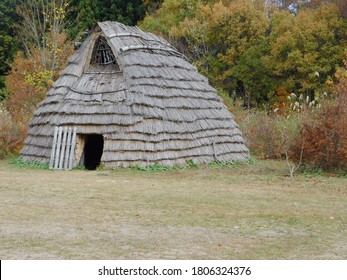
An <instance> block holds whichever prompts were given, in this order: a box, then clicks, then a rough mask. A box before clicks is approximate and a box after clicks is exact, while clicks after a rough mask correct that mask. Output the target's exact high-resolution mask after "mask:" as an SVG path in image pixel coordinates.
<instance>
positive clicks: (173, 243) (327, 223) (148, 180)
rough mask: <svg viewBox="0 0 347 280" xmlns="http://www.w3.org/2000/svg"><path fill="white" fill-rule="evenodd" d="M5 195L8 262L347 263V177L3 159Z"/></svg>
mask: <svg viewBox="0 0 347 280" xmlns="http://www.w3.org/2000/svg"><path fill="white" fill-rule="evenodd" d="M156 169H160V168H159V167H158V168H156ZM156 171H157V170H156ZM0 197H1V211H0V223H1V231H0V258H3V259H346V258H347V246H346V244H347V216H346V213H347V178H344V177H342V176H330V175H328V174H322V175H319V176H311V175H310V176H307V175H305V174H300V175H298V176H296V177H295V178H294V179H291V178H290V177H289V176H287V167H286V163H285V162H281V161H258V162H256V163H253V164H239V163H237V164H235V165H233V166H224V164H221V165H218V164H217V163H216V164H215V165H213V166H199V168H195V167H193V168H182V169H170V170H165V171H164V172H144V171H142V170H136V169H116V170H113V171H110V170H97V171H84V170H72V171H48V170H44V169H35V168H23V167H21V166H20V165H17V164H8V162H6V161H0Z"/></svg>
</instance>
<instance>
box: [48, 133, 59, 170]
mask: <svg viewBox="0 0 347 280" xmlns="http://www.w3.org/2000/svg"><path fill="white" fill-rule="evenodd" d="M57 137H58V127H57V126H56V127H54V134H53V143H52V151H51V158H50V160H49V169H53V164H54V155H55V148H56V146H57Z"/></svg>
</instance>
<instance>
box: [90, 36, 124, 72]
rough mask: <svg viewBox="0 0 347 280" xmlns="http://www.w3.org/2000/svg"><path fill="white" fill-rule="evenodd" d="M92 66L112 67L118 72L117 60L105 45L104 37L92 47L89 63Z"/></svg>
mask: <svg viewBox="0 0 347 280" xmlns="http://www.w3.org/2000/svg"><path fill="white" fill-rule="evenodd" d="M90 64H91V65H92V66H97V65H101V66H108V65H112V66H114V67H113V68H114V69H117V70H119V66H118V63H117V60H116V58H115V56H114V54H113V52H112V50H111V48H110V46H109V45H108V44H107V41H106V39H105V38H104V37H99V38H98V39H97V40H96V42H95V45H94V50H93V54H92V60H91V63H90Z"/></svg>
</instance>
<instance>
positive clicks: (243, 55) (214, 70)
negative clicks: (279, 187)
mask: <svg viewBox="0 0 347 280" xmlns="http://www.w3.org/2000/svg"><path fill="white" fill-rule="evenodd" d="M106 20H115V21H119V22H122V23H124V24H127V25H138V26H139V27H140V28H142V29H143V30H145V31H149V32H153V33H156V34H158V35H160V36H162V37H164V38H166V39H167V40H168V41H169V42H170V43H172V44H173V45H174V46H175V47H176V48H178V49H179V51H181V52H182V53H183V54H184V55H185V56H186V57H187V59H188V60H189V61H190V62H191V63H193V64H194V65H196V66H197V68H198V70H199V71H200V73H202V74H203V75H205V76H207V77H208V78H209V81H210V83H211V84H212V85H213V86H214V87H215V88H216V89H217V92H218V94H219V95H220V96H221V97H222V98H223V100H224V102H225V104H226V105H227V107H228V108H229V110H230V111H231V112H232V113H233V114H234V116H235V118H236V119H237V122H238V123H239V124H240V128H241V130H242V132H243V134H244V136H245V138H246V139H247V144H248V146H249V147H250V149H251V153H252V155H253V156H256V157H262V158H284V159H285V160H286V161H287V163H288V167H289V170H290V174H291V175H293V174H294V173H295V171H296V170H297V169H298V168H299V167H305V168H311V169H314V170H321V169H322V170H330V171H331V170H333V171H334V172H337V171H338V172H340V171H342V172H344V173H345V172H346V171H347V62H346V60H347V0H311V1H305V0H304V1H302V0H300V1H299V0H295V1H294V0H267V1H264V0H253V1H252V0H224V1H222V0H130V1H122V0H80V1H78V0H26V1H19V0H0V158H1V157H8V156H9V155H12V154H18V152H19V151H20V149H21V147H22V145H23V142H24V139H25V135H26V132H27V128H28V122H29V120H30V119H31V117H32V114H33V112H34V111H35V109H36V108H37V105H38V103H39V102H40V101H41V100H42V99H43V98H44V97H45V94H46V93H47V91H48V90H49V88H50V86H51V85H52V83H53V82H54V80H55V79H57V77H58V76H59V71H60V70H62V69H63V68H64V67H65V63H66V61H67V59H68V57H69V56H70V55H71V54H72V53H73V52H74V51H75V49H76V48H78V45H79V44H80V42H81V41H83V39H84V38H85V37H86V35H87V34H88V31H89V30H90V29H91V28H92V27H93V26H94V25H95V24H96V22H97V21H106Z"/></svg>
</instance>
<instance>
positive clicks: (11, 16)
mask: <svg viewBox="0 0 347 280" xmlns="http://www.w3.org/2000/svg"><path fill="white" fill-rule="evenodd" d="M18 3H19V0H1V1H0V100H1V99H3V98H4V97H5V91H4V88H5V75H6V74H7V73H8V71H9V70H10V65H11V62H12V60H13V57H14V55H15V53H16V51H17V49H18V41H17V39H16V37H15V28H14V25H15V23H16V22H17V21H18V20H19V16H18V15H17V13H16V5H17V4H18Z"/></svg>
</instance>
